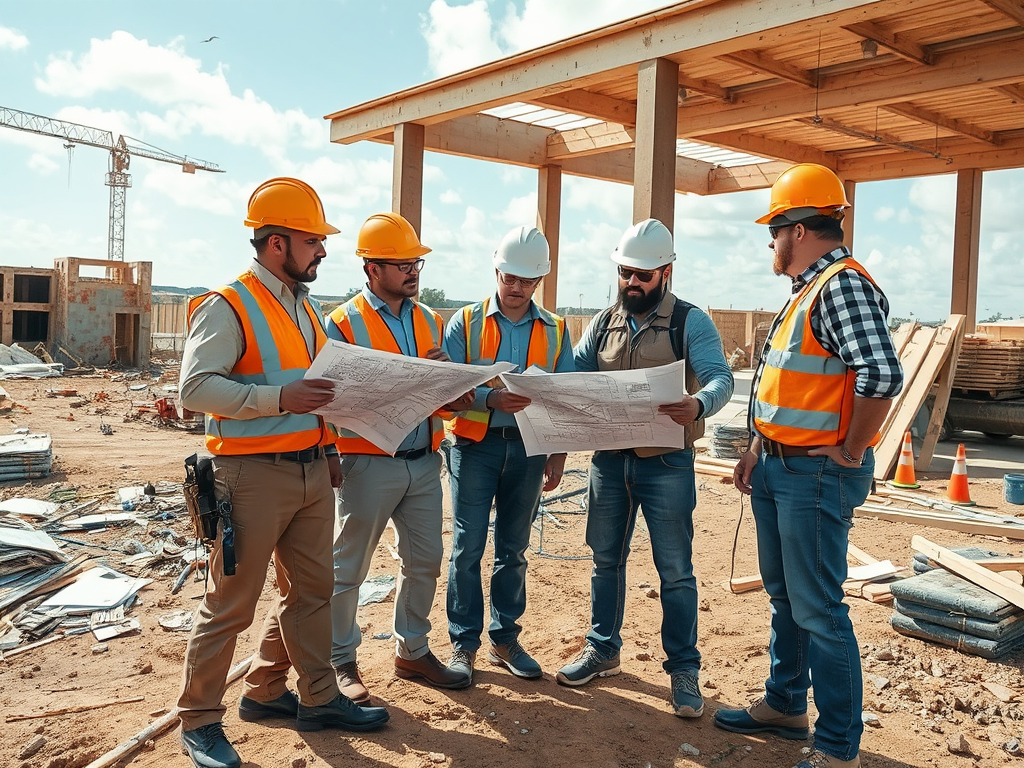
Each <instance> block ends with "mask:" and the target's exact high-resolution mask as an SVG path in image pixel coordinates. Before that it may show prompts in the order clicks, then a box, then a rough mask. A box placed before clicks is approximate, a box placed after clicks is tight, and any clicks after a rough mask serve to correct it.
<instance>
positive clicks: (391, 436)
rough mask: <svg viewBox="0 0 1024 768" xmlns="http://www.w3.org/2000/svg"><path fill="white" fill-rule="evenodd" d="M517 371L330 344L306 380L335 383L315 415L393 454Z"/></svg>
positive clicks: (502, 366) (506, 365) (499, 365)
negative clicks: (447, 411) (443, 410)
mask: <svg viewBox="0 0 1024 768" xmlns="http://www.w3.org/2000/svg"><path fill="white" fill-rule="evenodd" d="M514 367H515V366H514V365H512V364H511V363H495V364H494V365H488V366H483V365H464V364H462V363H447V362H441V361H439V360H426V359H424V358H421V357H407V356H405V355H396V354H394V353H392V352H381V351H379V350H376V349H367V348H366V347H359V346H356V345H354V344H344V343H342V342H340V341H334V340H329V341H328V342H327V344H326V345H325V346H324V348H323V349H321V350H320V353H319V354H318V355H317V356H316V360H314V361H313V364H312V365H311V366H310V367H309V370H308V371H306V374H305V376H304V378H307V379H327V380H328V381H332V382H334V393H335V397H334V400H333V401H332V402H331V403H330V404H329V405H325V406H324V407H323V408H319V409H317V410H315V411H313V413H317V414H320V415H321V416H323V417H324V418H325V419H327V421H329V422H331V423H332V424H335V425H336V426H339V427H344V428H345V429H350V430H352V431H353V432H355V433H357V434H358V435H359V436H360V437H364V438H366V439H367V440H369V441H370V442H371V443H373V444H374V445H376V446H377V447H378V448H380V449H381V450H383V451H386V452H387V453H388V454H394V452H395V451H397V450H398V446H399V445H401V444H402V441H403V440H404V439H405V437H406V436H407V435H408V434H409V433H410V432H412V431H413V430H414V429H416V426H417V425H418V424H419V423H420V422H421V421H423V420H424V419H426V418H427V417H428V416H430V415H431V414H432V413H434V411H436V410H438V409H439V408H440V407H441V406H443V405H444V404H445V403H450V402H452V401H453V400H456V399H457V398H458V397H459V396H460V395H463V394H464V393H466V392H468V391H469V390H471V389H473V388H475V387H477V386H479V385H481V384H483V383H484V382H485V381H488V380H490V379H492V378H494V377H495V376H497V375H498V374H499V373H503V372H504V371H509V370H512V369H513V368H514Z"/></svg>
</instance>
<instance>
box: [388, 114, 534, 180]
mask: <svg viewBox="0 0 1024 768" xmlns="http://www.w3.org/2000/svg"><path fill="white" fill-rule="evenodd" d="M550 135H551V129H550V128H540V127H537V126H534V125H529V124H528V123H520V122H517V121H515V120H502V119H500V118H497V117H491V116H490V115H464V116H462V117H457V118H455V119H453V120H449V121H448V122H446V123H440V124H437V125H428V126H426V128H425V129H424V136H423V146H424V149H429V150H431V151H432V152H441V153H443V154H446V155H459V156H461V157H472V158H476V159H478V160H497V161H500V162H503V163H509V164H511V165H525V166H529V167H531V168H540V167H541V166H542V165H544V164H545V163H546V161H547V138H548V136H550ZM373 140H374V141H379V142H383V143H387V144H391V143H393V142H394V137H393V136H392V135H391V134H388V133H385V134H382V135H380V136H378V137H375V138H374V139H373Z"/></svg>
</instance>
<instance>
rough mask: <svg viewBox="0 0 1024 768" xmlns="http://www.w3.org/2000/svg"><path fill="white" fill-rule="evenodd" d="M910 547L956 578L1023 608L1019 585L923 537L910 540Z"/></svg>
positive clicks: (1021, 588) (1021, 590)
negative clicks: (960, 578) (965, 580)
mask: <svg viewBox="0 0 1024 768" xmlns="http://www.w3.org/2000/svg"><path fill="white" fill-rule="evenodd" d="M910 546H911V547H913V548H914V549H916V550H917V551H918V552H920V553H921V554H922V555H925V556H926V557H928V558H930V559H931V560H934V561H935V562H936V563H938V564H939V565H941V566H942V567H943V568H945V569H946V570H947V571H950V572H952V573H955V574H956V575H957V576H962V577H963V578H965V579H967V580H968V581H969V582H971V583H972V584H976V585H978V586H979V587H981V588H982V589H987V590H988V591H989V592H991V593H992V594H994V595H998V596H999V597H1001V598H1003V600H1006V601H1007V602H1009V603H1013V604H1014V605H1016V606H1017V607H1018V608H1024V587H1021V586H1020V585H1019V584H1014V583H1013V582H1011V581H1010V580H1009V579H1005V578H1003V577H1002V576H1000V575H999V574H998V573H993V572H992V571H990V570H988V569H987V568H985V567H983V566H981V565H978V564H977V563H975V562H974V561H972V560H968V559H967V558H966V557H964V556H962V555H958V554H957V553H956V552H951V551H950V550H948V549H946V548H945V547H940V546H939V545H938V544H933V543H932V542H930V541H928V539H926V538H925V537H924V536H915V537H914V538H912V539H911V540H910Z"/></svg>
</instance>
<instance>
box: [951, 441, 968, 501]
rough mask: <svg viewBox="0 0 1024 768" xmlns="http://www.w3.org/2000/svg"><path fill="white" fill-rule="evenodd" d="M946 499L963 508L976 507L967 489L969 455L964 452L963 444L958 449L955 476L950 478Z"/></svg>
mask: <svg viewBox="0 0 1024 768" xmlns="http://www.w3.org/2000/svg"><path fill="white" fill-rule="evenodd" d="M946 498H947V499H949V500H950V501H951V502H953V503H954V504H959V505H960V506H962V507H971V506H974V502H973V501H971V492H970V489H969V488H968V487H967V453H966V452H965V451H964V444H963V443H960V447H959V448H957V449H956V462H955V463H954V464H953V474H952V475H950V476H949V486H948V487H947V488H946Z"/></svg>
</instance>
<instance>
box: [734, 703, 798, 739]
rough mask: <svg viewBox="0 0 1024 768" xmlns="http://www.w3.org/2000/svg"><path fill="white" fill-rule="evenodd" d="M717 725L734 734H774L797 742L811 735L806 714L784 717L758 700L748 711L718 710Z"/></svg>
mask: <svg viewBox="0 0 1024 768" xmlns="http://www.w3.org/2000/svg"><path fill="white" fill-rule="evenodd" d="M715 725H717V726H718V727H719V728H722V729H724V730H726V731H732V732H733V733H772V734H774V735H776V736H781V737H782V738H784V739H793V740H796V741H799V740H803V739H806V738H807V737H808V736H809V735H810V730H809V728H808V727H807V725H808V721H807V713H806V712H802V713H801V714H799V715H784V714H782V713H781V712H777V711H775V710H774V709H772V708H771V707H769V706H768V704H766V703H765V700H764V699H758V700H757V701H756V702H754V703H753V704H751V705H750V706H749V707H747V708H746V709H720V710H718V711H717V712H715Z"/></svg>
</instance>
